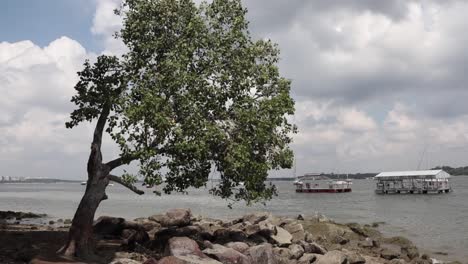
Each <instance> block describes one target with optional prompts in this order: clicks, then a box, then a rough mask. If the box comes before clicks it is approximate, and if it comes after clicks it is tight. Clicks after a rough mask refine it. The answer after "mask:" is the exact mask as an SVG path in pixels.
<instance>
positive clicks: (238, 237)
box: [213, 228, 247, 244]
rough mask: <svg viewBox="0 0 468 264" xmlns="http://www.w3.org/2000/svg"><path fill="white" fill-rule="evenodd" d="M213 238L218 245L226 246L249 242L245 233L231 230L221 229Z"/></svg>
mask: <svg viewBox="0 0 468 264" xmlns="http://www.w3.org/2000/svg"><path fill="white" fill-rule="evenodd" d="M213 237H214V239H215V241H216V242H217V243H218V244H225V243H228V242H236V241H240V242H243V241H246V240H247V234H245V233H244V232H243V231H241V230H238V229H230V228H220V229H218V230H216V231H215V232H214V235H213Z"/></svg>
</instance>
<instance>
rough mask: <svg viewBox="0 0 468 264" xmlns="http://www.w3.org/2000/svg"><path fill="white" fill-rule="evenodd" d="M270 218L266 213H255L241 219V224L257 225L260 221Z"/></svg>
mask: <svg viewBox="0 0 468 264" xmlns="http://www.w3.org/2000/svg"><path fill="white" fill-rule="evenodd" d="M269 217H271V214H270V213H268V212H256V213H252V214H248V215H244V217H242V221H243V222H250V223H251V224H258V223H259V222H261V221H264V220H266V219H268V218H269Z"/></svg>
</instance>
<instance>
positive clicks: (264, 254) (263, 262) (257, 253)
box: [248, 243, 277, 264]
mask: <svg viewBox="0 0 468 264" xmlns="http://www.w3.org/2000/svg"><path fill="white" fill-rule="evenodd" d="M248 254H249V256H250V258H251V260H252V263H255V264H277V261H276V258H275V255H274V254H273V247H272V246H271V244H267V243H265V244H261V245H258V246H253V247H251V248H249V250H248Z"/></svg>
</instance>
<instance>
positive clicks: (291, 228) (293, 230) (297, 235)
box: [283, 222, 305, 242]
mask: <svg viewBox="0 0 468 264" xmlns="http://www.w3.org/2000/svg"><path fill="white" fill-rule="evenodd" d="M283 228H284V229H285V230H286V231H288V232H289V233H290V234H291V235H292V236H293V239H292V242H296V241H299V240H305V232H304V227H303V226H302V225H301V224H299V223H297V222H292V223H289V224H286V225H284V226H283Z"/></svg>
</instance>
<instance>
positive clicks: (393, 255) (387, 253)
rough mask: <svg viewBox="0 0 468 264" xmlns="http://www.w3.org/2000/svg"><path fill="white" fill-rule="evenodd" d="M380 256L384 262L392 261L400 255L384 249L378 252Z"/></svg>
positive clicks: (394, 251)
mask: <svg viewBox="0 0 468 264" xmlns="http://www.w3.org/2000/svg"><path fill="white" fill-rule="evenodd" d="M380 256H381V257H382V258H384V259H386V260H392V259H396V258H399V257H400V253H399V252H397V251H396V250H392V249H389V248H384V249H382V251H381V252H380Z"/></svg>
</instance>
